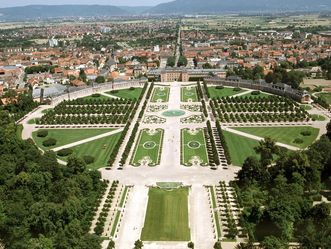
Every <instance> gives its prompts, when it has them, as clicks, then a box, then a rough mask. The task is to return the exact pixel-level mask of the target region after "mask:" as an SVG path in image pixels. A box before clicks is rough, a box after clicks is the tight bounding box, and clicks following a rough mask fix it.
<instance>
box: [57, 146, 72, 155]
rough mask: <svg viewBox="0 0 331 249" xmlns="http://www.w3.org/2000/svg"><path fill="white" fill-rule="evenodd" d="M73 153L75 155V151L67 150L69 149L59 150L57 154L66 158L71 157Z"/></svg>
mask: <svg viewBox="0 0 331 249" xmlns="http://www.w3.org/2000/svg"><path fill="white" fill-rule="evenodd" d="M72 153H74V151H73V150H72V149H69V148H67V149H62V150H59V151H58V152H57V155H58V156H60V157H66V156H69V155H71V154H72Z"/></svg>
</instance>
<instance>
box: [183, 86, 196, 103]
mask: <svg viewBox="0 0 331 249" xmlns="http://www.w3.org/2000/svg"><path fill="white" fill-rule="evenodd" d="M181 101H182V102H189V101H191V102H197V101H198V94H197V88H196V87H182V88H181Z"/></svg>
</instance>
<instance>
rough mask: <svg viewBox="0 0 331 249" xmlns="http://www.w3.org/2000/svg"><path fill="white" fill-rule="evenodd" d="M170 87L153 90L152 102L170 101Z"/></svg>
mask: <svg viewBox="0 0 331 249" xmlns="http://www.w3.org/2000/svg"><path fill="white" fill-rule="evenodd" d="M169 93H170V88H169V87H155V88H154V90H153V95H152V99H151V102H153V103H156V102H168V101H169Z"/></svg>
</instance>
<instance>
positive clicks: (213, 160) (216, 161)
mask: <svg viewBox="0 0 331 249" xmlns="http://www.w3.org/2000/svg"><path fill="white" fill-rule="evenodd" d="M207 132H208V137H209V140H210V146H211V153H208V154H210V157H211V160H210V162H211V163H212V164H213V163H214V164H215V165H217V166H218V165H220V159H219V156H218V152H217V147H216V142H215V139H214V135H213V129H212V127H211V124H210V121H209V120H208V121H207Z"/></svg>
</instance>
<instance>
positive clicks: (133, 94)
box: [107, 87, 143, 99]
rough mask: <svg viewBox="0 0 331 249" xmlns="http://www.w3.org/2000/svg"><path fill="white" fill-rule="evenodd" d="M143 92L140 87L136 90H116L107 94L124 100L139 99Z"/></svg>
mask: <svg viewBox="0 0 331 249" xmlns="http://www.w3.org/2000/svg"><path fill="white" fill-rule="evenodd" d="M142 90H143V89H142V88H140V87H138V88H134V89H123V90H115V91H110V92H107V93H108V94H111V95H114V96H116V97H119V98H123V99H138V98H139V97H140V95H141V92H142Z"/></svg>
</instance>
